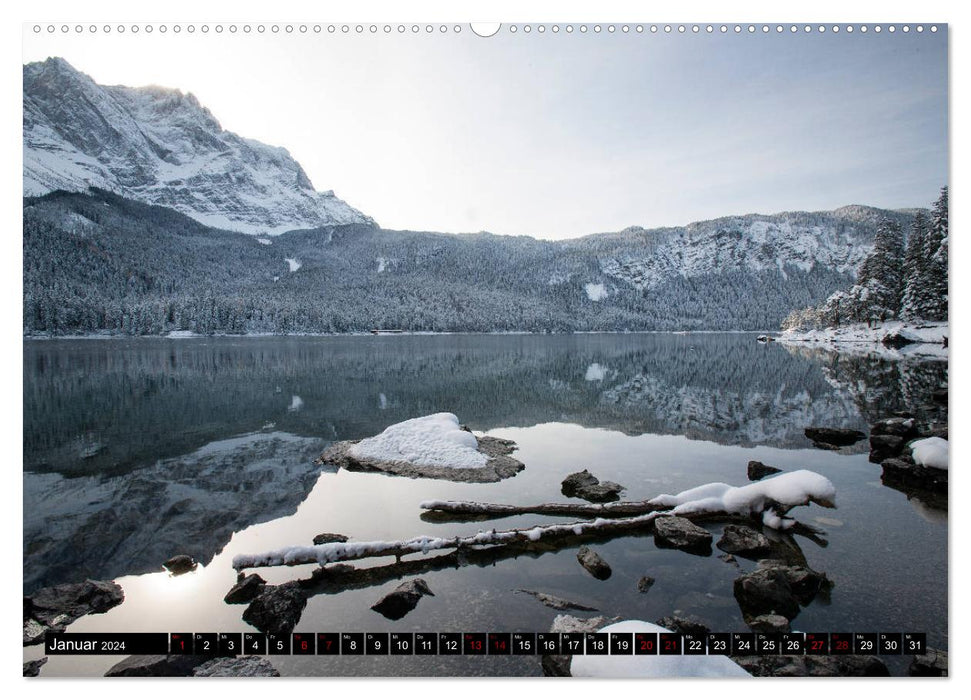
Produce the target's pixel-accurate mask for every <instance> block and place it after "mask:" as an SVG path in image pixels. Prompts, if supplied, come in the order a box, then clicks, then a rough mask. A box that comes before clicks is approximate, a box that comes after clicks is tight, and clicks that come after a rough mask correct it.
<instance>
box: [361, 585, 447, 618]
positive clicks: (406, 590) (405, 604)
mask: <svg viewBox="0 0 971 700" xmlns="http://www.w3.org/2000/svg"><path fill="white" fill-rule="evenodd" d="M426 595H430V596H434V595H435V594H434V593H432V589H431V588H429V587H428V584H427V583H426V582H425V579H423V578H416V579H412V580H411V581H405V582H404V583H402V584H401V585H400V586H398V587H397V588H395V589H394V590H393V591H391V592H390V593H389V594H388V595H386V596H384V597H383V598H382V599H381V600H379V601H378V602H377V603H375V604H374V605H372V606H371V610H374V611H375V612H377V613H380V614H381V615H384V616H385V617H386V618H388V619H389V620H400V619H401V618H403V617H404V616H405V615H407V614H408V613H410V612H411V611H412V610H414V609H415V607H416V606H417V605H418V601H419V600H421V598H422V596H426Z"/></svg>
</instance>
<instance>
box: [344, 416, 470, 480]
mask: <svg viewBox="0 0 971 700" xmlns="http://www.w3.org/2000/svg"><path fill="white" fill-rule="evenodd" d="M478 447H479V443H478V441H477V440H476V439H475V435H473V434H472V433H470V432H468V431H466V430H462V429H461V428H460V427H459V419H458V418H457V417H456V416H455V414H453V413H435V414H433V415H430V416H423V417H421V418H412V419H411V420H406V421H404V422H403V423H396V424H394V425H392V426H389V427H388V428H386V429H385V430H384V432H382V433H381V434H380V435H375V436H374V437H371V438H367V439H365V440H361V441H360V442H359V443H357V444H356V445H354V446H353V447H351V448H350V450H348V454H349V455H351V456H352V457H354V458H356V459H360V460H379V461H385V462H410V463H411V464H416V465H419V466H423V467H448V468H452V469H478V468H480V467H484V466H486V463H487V462H488V458H487V457H486V456H485V455H484V454H482V453H481V452H479V450H478Z"/></svg>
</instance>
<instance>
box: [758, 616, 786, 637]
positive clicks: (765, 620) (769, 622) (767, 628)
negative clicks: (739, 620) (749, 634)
mask: <svg viewBox="0 0 971 700" xmlns="http://www.w3.org/2000/svg"><path fill="white" fill-rule="evenodd" d="M748 626H749V628H750V629H751V630H752V631H753V632H765V633H769V634H783V633H785V632H789V631H790V627H789V620H788V619H787V618H786V617H784V616H782V615H759V616H758V617H754V618H752V619H751V620H749V621H748Z"/></svg>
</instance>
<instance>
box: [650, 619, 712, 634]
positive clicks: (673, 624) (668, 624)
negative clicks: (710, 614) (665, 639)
mask: <svg viewBox="0 0 971 700" xmlns="http://www.w3.org/2000/svg"><path fill="white" fill-rule="evenodd" d="M657 624H658V625H660V626H661V627H663V628H664V629H668V630H671V631H672V632H678V633H680V634H702V635H704V634H708V633H709V632H711V630H710V629H709V628H708V625H706V624H705V623H704V622H702V620H701V619H700V618H697V617H695V616H694V615H668V616H666V617H662V618H661V619H660V620H658V621H657Z"/></svg>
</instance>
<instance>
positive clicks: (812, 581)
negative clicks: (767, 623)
mask: <svg viewBox="0 0 971 700" xmlns="http://www.w3.org/2000/svg"><path fill="white" fill-rule="evenodd" d="M830 585H831V584H830V582H829V579H827V578H826V575H825V574H821V573H818V572H815V571H813V570H812V569H809V568H807V567H804V566H788V565H786V564H783V563H781V562H776V561H770V560H763V561H760V562H759V565H758V568H757V569H755V571H751V572H749V573H746V574H742V575H741V576H739V577H738V578H737V579H735V582H734V584H733V586H732V590H733V593H734V595H735V600H736V601H737V602H738V606H739V608H740V609H741V611H742V615H743V616H744V617H745V619H746V620H748V619H754V618H757V617H759V616H760V615H770V614H774V615H782V616H784V617H785V618H787V619H789V620H792V619H793V618H795V617H796V615H798V614H799V610H800V605H808V604H809V602H810V601H812V600H813V598H815V596H816V594H817V593H819V592H820V591H821V590H823V589H828V588H829V586H830Z"/></svg>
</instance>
